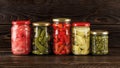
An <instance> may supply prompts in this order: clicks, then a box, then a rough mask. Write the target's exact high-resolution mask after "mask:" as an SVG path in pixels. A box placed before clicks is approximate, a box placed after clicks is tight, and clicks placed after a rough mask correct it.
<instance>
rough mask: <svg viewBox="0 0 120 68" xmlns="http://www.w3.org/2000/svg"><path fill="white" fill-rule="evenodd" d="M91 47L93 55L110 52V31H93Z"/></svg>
mask: <svg viewBox="0 0 120 68" xmlns="http://www.w3.org/2000/svg"><path fill="white" fill-rule="evenodd" d="M91 48H92V50H91V52H92V55H106V54H108V31H104V30H94V31H91Z"/></svg>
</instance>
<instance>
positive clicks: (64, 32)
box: [53, 18, 71, 55]
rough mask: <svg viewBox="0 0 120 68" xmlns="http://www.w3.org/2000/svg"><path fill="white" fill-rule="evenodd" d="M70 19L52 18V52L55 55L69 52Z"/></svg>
mask: <svg viewBox="0 0 120 68" xmlns="http://www.w3.org/2000/svg"><path fill="white" fill-rule="evenodd" d="M70 21H71V19H68V18H56V19H53V52H54V54H56V55H68V54H70V51H71V44H70Z"/></svg>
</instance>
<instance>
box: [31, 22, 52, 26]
mask: <svg viewBox="0 0 120 68" xmlns="http://www.w3.org/2000/svg"><path fill="white" fill-rule="evenodd" d="M49 25H50V23H49V22H34V23H33V26H49Z"/></svg>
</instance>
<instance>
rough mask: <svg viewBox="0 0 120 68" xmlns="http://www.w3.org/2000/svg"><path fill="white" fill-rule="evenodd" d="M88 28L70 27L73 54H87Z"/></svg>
mask: <svg viewBox="0 0 120 68" xmlns="http://www.w3.org/2000/svg"><path fill="white" fill-rule="evenodd" d="M89 43H90V28H89V27H73V28H72V52H73V54H74V55H87V54H89V47H90V46H89Z"/></svg>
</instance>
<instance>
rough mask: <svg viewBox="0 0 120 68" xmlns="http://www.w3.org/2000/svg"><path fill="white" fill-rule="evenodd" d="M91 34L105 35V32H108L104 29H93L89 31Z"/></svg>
mask: <svg viewBox="0 0 120 68" xmlns="http://www.w3.org/2000/svg"><path fill="white" fill-rule="evenodd" d="M91 34H93V35H97V34H104V35H107V34H109V32H108V31H105V30H94V31H91Z"/></svg>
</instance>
